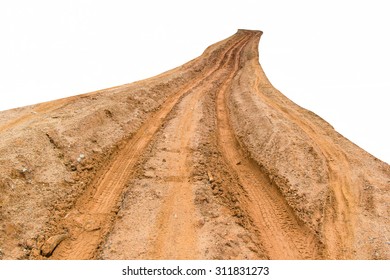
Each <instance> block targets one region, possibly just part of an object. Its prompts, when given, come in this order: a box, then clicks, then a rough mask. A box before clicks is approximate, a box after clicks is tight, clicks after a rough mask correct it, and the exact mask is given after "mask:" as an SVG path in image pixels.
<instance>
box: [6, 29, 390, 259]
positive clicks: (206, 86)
mask: <svg viewBox="0 0 390 280" xmlns="http://www.w3.org/2000/svg"><path fill="white" fill-rule="evenodd" d="M261 34H262V33H261V32H259V31H248V30H239V31H238V32H237V33H236V34H235V35H233V36H231V37H229V38H228V39H226V40H223V41H221V42H219V43H216V44H214V45H212V46H210V47H209V48H207V49H206V51H205V52H204V53H203V54H202V55H201V56H200V57H198V58H196V59H194V60H192V61H190V62H188V63H187V64H184V65H183V66H180V67H178V68H175V69H173V70H170V71H168V72H165V73H163V74H161V75H158V76H156V77H153V78H150V79H147V80H143V81H139V82H136V83H133V84H128V85H123V86H119V87H115V88H111V89H106V90H101V91H98V92H93V93H89V94H84V95H80V96H74V97H71V98H66V99H61V100H57V101H53V102H47V103H42V104H37V105H33V106H28V107H24V108H19V109H14V110H8V111H4V112H1V113H0V134H1V138H0V165H1V167H2V168H1V171H0V190H1V197H0V218H1V228H0V258H3V259H17V258H19V259H26V258H29V259H44V258H52V259H96V258H103V259H268V258H270V259H321V258H337V259H356V258H359V259H361V258H367V259H376V258H379V259H389V257H390V256H389V246H390V245H389V241H388V240H387V238H388V234H389V232H390V225H389V221H388V218H387V217H388V216H389V212H390V211H389V205H388V201H389V185H390V167H389V165H387V164H386V163H383V162H381V161H379V160H377V159H375V158H373V157H372V156H371V155H369V154H367V153H366V152H364V151H362V150H361V149H360V148H359V147H357V146H355V145H354V144H353V143H351V142H349V141H348V140H347V139H345V138H343V137H342V136H341V135H339V134H338V133H337V132H335V131H334V130H333V128H332V127H331V126H330V125H329V124H327V123H326V122H325V121H323V120H322V119H320V118H319V117H318V116H316V115H315V114H313V113H311V112H309V111H307V110H305V109H303V108H300V107H299V106H297V105H296V104H294V103H293V102H291V101H290V100H288V99H287V98H286V97H285V96H283V95H282V94H281V93H280V92H278V91H277V90H276V89H275V88H274V87H273V86H272V85H271V84H270V83H269V81H268V80H267V78H266V76H265V75H264V73H263V71H262V69H261V67H260V64H259V56H258V50H257V49H258V41H259V38H260V36H261Z"/></svg>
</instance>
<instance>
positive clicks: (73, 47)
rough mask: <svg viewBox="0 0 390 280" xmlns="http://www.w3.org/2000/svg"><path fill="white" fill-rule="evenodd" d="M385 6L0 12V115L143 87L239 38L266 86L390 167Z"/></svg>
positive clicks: (156, 4)
mask: <svg viewBox="0 0 390 280" xmlns="http://www.w3.org/2000/svg"><path fill="white" fill-rule="evenodd" d="M388 5H389V4H388V1H385V0H383V1H380V0H369V1H368V0H367V1H345V0H344V1H343V0H337V1H336V0H328V1H309V0H307V1H304V0H295V1H291V0H269V1H262V0H257V1H255V0H237V1H229V0H220V1H218V0H214V1H213V0H197V1H179V0H164V1H157V0H155V1H152V0H143V1H115V0H110V1H98V0H90V1H82V0H77V1H70V0H66V1H65V0H64V1H53V0H48V1H42V0H35V1H29V0H26V1H18V0H12V1H11V0H9V1H5V0H0V40H1V44H0V110H5V109H9V108H15V107H19V106H24V105H29V104H34V103H38V102H43V101H48V100H53V99H58V98H61V97H65V96H71V95H75V94H81V93H86V92H89V91H95V90H99V89H103V88H107V87H112V86H116V85H121V84H125V83H130V82H133V81H136V80H139V79H144V78H148V77H150V76H153V75H156V74H159V73H161V72H163V71H166V70H169V69H171V68H173V67H176V66H179V65H181V64H183V63H185V62H187V61H188V60H191V59H193V58H195V57H196V56H198V55H200V54H201V53H202V52H203V50H204V49H205V48H206V47H207V46H209V45H210V44H212V43H215V42H217V41H219V40H222V39H225V38H226V37H228V36H230V35H232V34H234V33H235V32H236V30H237V29H238V28H243V29H257V30H262V31H264V35H263V36H262V39H261V42H260V62H261V64H262V66H263V68H264V71H265V72H266V74H267V76H268V77H269V79H270V81H271V82H272V83H273V85H274V86H275V87H276V88H278V89H279V90H281V91H282V93H283V94H285V95H286V96H287V97H289V98H290V99H292V100H293V101H294V102H296V103H298V104H299V105H301V106H303V107H305V108H307V109H309V110H311V111H314V112H315V113H317V114H318V115H320V116H321V117H323V118H324V119H325V120H327V121H328V122H330V123H331V124H332V125H333V126H334V127H335V128H336V130H338V131H339V132H340V133H342V134H343V135H344V136H346V137H347V138H349V139H350V140H352V141H353V142H354V143H356V144H358V145H359V146H361V147H362V148H364V149H365V150H367V151H368V152H370V153H371V154H373V155H375V156H376V157H378V158H380V159H382V160H384V161H386V162H388V163H389V162H390V147H389V145H388V143H389V142H390V137H389V125H388V122H389V120H390V113H389V110H388V107H389V103H390V102H389V93H390V79H389V74H390V70H389V67H390V51H389V50H390V39H389V38H390V36H389V33H390V32H389V27H390V16H389V8H388Z"/></svg>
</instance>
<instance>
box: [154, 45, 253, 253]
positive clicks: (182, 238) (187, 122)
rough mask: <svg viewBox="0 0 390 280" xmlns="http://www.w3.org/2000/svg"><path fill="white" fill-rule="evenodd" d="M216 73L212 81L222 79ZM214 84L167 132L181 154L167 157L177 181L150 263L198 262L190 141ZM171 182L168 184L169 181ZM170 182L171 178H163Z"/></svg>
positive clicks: (186, 102)
mask: <svg viewBox="0 0 390 280" xmlns="http://www.w3.org/2000/svg"><path fill="white" fill-rule="evenodd" d="M246 42H247V39H246V38H243V39H242V40H240V41H239V42H238V43H237V44H236V45H234V46H233V47H232V48H231V49H230V50H229V51H228V52H227V53H226V54H225V55H224V57H223V59H222V61H221V64H220V66H219V69H224V68H225V67H226V65H227V64H229V63H230V61H231V59H232V58H233V57H234V54H235V52H237V50H238V51H239V50H241V49H242V47H243V46H244V45H245V44H246ZM214 74H216V72H215V73H213V75H211V76H210V77H209V78H210V81H213V77H214V76H216V77H219V76H218V75H214ZM211 84H212V82H211V83H210V82H208V83H206V84H205V85H204V84H200V85H199V87H196V88H194V89H193V91H192V92H191V93H190V94H189V95H187V96H186V97H185V99H183V100H182V101H181V102H180V104H178V105H180V106H179V108H178V110H179V112H178V113H177V115H176V117H175V119H174V120H172V121H173V122H175V124H174V130H172V133H174V135H171V134H172V133H169V132H167V133H166V134H165V136H166V137H167V138H169V139H172V138H173V139H174V140H173V141H172V142H171V145H169V146H168V147H167V149H168V150H169V151H179V153H177V154H176V155H174V156H170V157H169V156H168V157H165V160H166V162H167V164H169V166H170V168H171V169H173V170H176V176H175V178H173V179H174V180H173V181H172V180H170V185H171V187H170V190H169V194H168V197H167V198H166V199H165V201H164V203H163V205H162V206H161V210H160V213H159V216H158V217H157V223H156V225H155V230H154V231H155V232H157V237H156V238H155V240H152V241H151V242H150V243H151V248H150V249H149V250H148V252H149V254H148V257H147V258H150V259H194V258H195V259H196V258H198V253H199V252H198V245H197V242H198V234H197V225H196V218H195V217H196V215H197V214H196V209H195V204H194V191H193V189H194V186H193V185H192V183H191V182H190V178H191V170H192V168H191V166H190V165H191V158H192V152H191V150H190V140H191V138H192V137H194V135H195V129H196V127H197V126H198V125H199V120H200V117H201V112H199V108H197V104H198V102H199V100H201V99H202V97H203V96H204V95H205V94H207V93H208V87H210V85H211ZM167 179H168V180H167ZM163 180H164V181H169V178H163Z"/></svg>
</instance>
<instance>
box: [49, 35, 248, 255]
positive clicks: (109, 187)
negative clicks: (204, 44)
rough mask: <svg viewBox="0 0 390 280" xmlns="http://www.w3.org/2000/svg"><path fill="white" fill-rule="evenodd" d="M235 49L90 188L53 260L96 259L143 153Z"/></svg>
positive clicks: (160, 114)
mask: <svg viewBox="0 0 390 280" xmlns="http://www.w3.org/2000/svg"><path fill="white" fill-rule="evenodd" d="M236 40H238V42H237V44H238V43H239V42H241V40H243V38H241V37H238V38H237V39H236ZM234 47H235V44H233V46H231V47H228V48H227V50H225V51H224V52H222V53H221V54H220V59H219V62H218V63H217V64H216V65H213V66H212V67H210V69H209V70H208V71H206V72H205V73H203V72H202V73H200V75H201V76H200V77H199V78H197V79H195V80H191V82H190V83H188V85H187V86H185V87H184V88H183V89H182V90H180V91H178V92H177V93H175V94H173V95H171V96H170V97H168V99H167V100H166V102H165V103H164V104H163V106H162V108H161V109H160V110H159V111H157V112H155V113H154V114H153V115H152V116H151V117H150V118H149V120H148V121H146V122H145V123H144V124H143V125H142V126H141V127H140V129H139V130H138V131H137V132H136V134H135V135H134V136H133V137H132V138H131V139H130V140H129V141H128V142H127V143H126V144H125V146H124V147H123V148H122V149H121V151H120V152H119V153H118V154H117V155H116V156H115V157H114V158H113V159H112V160H111V161H110V162H108V163H107V166H106V167H105V168H104V170H102V171H101V172H100V175H98V177H97V178H96V180H95V181H94V182H92V184H91V185H90V186H89V187H88V190H87V191H86V193H85V195H83V196H82V197H81V198H80V199H79V200H78V202H77V203H76V207H75V208H74V209H73V210H72V211H70V212H69V213H68V215H67V216H66V217H65V220H64V227H65V228H67V229H68V231H69V235H70V238H68V239H66V240H65V241H63V242H62V243H61V244H60V245H59V246H58V247H57V249H56V250H55V251H54V253H53V255H52V258H53V259H92V258H94V257H95V252H96V250H97V248H98V246H99V244H100V243H101V242H102V239H103V238H104V236H105V235H106V234H107V233H108V231H109V230H110V226H111V224H112V222H113V220H114V219H115V214H116V211H117V210H116V209H117V203H118V199H119V197H120V195H121V193H122V192H123V189H124V187H125V185H126V183H127V182H128V180H129V178H130V177H131V175H132V173H133V170H134V166H135V164H136V162H137V161H138V159H139V158H140V156H141V155H142V153H143V151H144V150H145V148H146V147H147V145H148V144H149V143H150V142H151V140H152V139H153V137H154V135H155V133H156V132H157V131H158V129H159V128H160V127H161V125H162V124H163V123H164V120H165V118H166V117H167V115H168V114H169V113H170V112H171V111H172V109H173V108H174V106H175V105H176V104H177V103H178V102H179V101H180V100H181V97H182V96H185V95H187V94H188V93H189V92H191V91H192V90H194V89H195V88H197V87H198V86H199V85H200V84H201V83H202V82H203V81H204V80H206V79H207V78H208V77H209V76H210V75H212V74H213V73H214V72H215V71H217V70H218V69H219V68H220V66H221V65H222V64H223V63H224V59H225V57H226V54H227V53H228V52H229V51H230V50H231V49H232V48H234ZM194 100H195V99H194ZM184 195H185V193H184Z"/></svg>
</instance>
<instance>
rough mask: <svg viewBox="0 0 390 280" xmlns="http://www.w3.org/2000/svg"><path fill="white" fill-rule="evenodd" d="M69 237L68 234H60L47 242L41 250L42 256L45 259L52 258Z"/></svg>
mask: <svg viewBox="0 0 390 280" xmlns="http://www.w3.org/2000/svg"><path fill="white" fill-rule="evenodd" d="M67 237H68V235H67V234H58V235H54V236H52V237H50V238H49V239H48V240H46V242H45V244H43V246H42V248H41V254H42V256H45V257H50V256H51V254H52V253H53V251H54V250H55V248H57V246H58V245H59V244H60V243H61V242H62V241H64V240H65V239H66V238H67Z"/></svg>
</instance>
